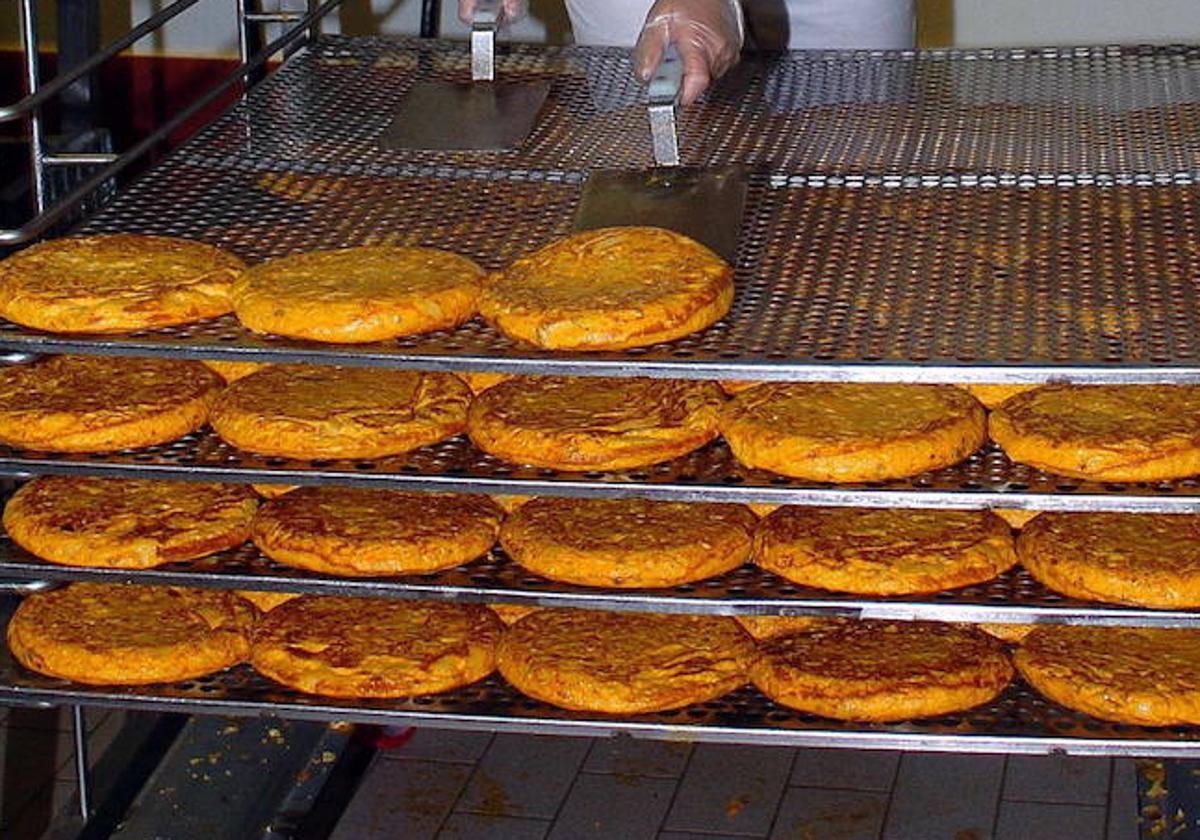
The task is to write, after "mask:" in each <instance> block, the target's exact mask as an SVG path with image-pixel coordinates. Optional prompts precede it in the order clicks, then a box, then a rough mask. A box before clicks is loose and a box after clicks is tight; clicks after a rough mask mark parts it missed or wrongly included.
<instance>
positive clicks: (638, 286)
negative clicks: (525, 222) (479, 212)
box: [479, 227, 733, 350]
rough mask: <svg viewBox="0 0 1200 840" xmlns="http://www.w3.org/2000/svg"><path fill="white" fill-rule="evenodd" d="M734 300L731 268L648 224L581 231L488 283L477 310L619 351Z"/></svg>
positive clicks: (508, 326)
mask: <svg viewBox="0 0 1200 840" xmlns="http://www.w3.org/2000/svg"><path fill="white" fill-rule="evenodd" d="M732 302H733V269H732V268H730V266H729V265H728V264H727V263H726V262H725V261H724V260H722V259H721V258H720V257H718V256H717V255H716V254H714V253H713V252H712V251H710V250H709V249H708V248H706V247H704V246H703V245H701V244H700V243H698V242H696V241H694V240H692V239H689V238H688V237H686V236H683V235H681V234H678V233H674V232H672V231H668V230H663V229H661V228H652V227H614V228H601V229H598V230H590V231H584V232H582V233H576V234H574V235H572V236H569V237H566V238H565V239H560V240H558V241H556V242H552V243H551V244H549V245H547V246H545V247H543V248H540V249H539V250H537V251H534V252H533V253H532V254H529V255H528V256H525V257H522V258H521V259H519V260H517V261H516V262H514V263H512V264H511V265H510V266H508V267H507V268H505V269H504V270H503V271H500V272H497V273H495V274H492V275H490V276H489V277H488V278H487V280H486V281H485V283H484V286H483V293H482V295H481V297H480V301H479V311H480V314H482V315H483V317H484V318H486V319H487V320H489V321H491V322H492V323H493V324H495V325H496V326H497V327H498V328H499V329H500V331H501V332H503V333H504V334H505V335H507V336H509V337H511V338H515V339H518V340H520V341H526V342H529V343H530V344H534V345H536V346H538V347H544V348H547V349H551V350H620V349H623V348H628V347H642V346H645V345H648V344H656V343H658V342H660V341H670V340H671V339H675V338H679V337H681V336H685V335H688V334H689V333H693V332H697V331H699V330H702V329H704V328H705V327H708V326H710V325H711V324H713V323H714V322H716V321H717V320H719V319H720V318H722V317H724V315H725V313H726V312H728V311H729V307H730V305H731V304H732Z"/></svg>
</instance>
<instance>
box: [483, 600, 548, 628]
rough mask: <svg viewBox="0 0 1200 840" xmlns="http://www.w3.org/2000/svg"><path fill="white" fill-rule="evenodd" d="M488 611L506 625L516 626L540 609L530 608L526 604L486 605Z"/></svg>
mask: <svg viewBox="0 0 1200 840" xmlns="http://www.w3.org/2000/svg"><path fill="white" fill-rule="evenodd" d="M488 609H490V610H491V611H492V612H494V613H495V614H496V615H498V616H499V617H500V620H501V621H503V622H504V623H505V624H506V625H508V624H516V623H517V622H518V621H520V620H521V619H522V618H524V617H525V616H527V615H532V614H533V613H535V612H537V611H538V610H540V609H542V608H541V607H535V606H530V605H528V604H488Z"/></svg>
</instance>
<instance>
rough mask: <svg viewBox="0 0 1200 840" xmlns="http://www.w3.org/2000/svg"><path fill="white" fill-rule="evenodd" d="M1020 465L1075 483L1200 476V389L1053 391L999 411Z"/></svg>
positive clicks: (1001, 437)
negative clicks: (1066, 478) (1082, 481)
mask: <svg viewBox="0 0 1200 840" xmlns="http://www.w3.org/2000/svg"><path fill="white" fill-rule="evenodd" d="M989 429H990V431H991V435H992V439H993V440H995V441H996V443H998V444H1000V445H1001V446H1002V447H1004V451H1005V452H1006V453H1007V454H1008V456H1009V457H1010V458H1012V459H1013V460H1014V461H1020V462H1021V463H1023V464H1029V465H1031V466H1034V467H1037V468H1039V469H1043V470H1046V471H1047V472H1052V473H1058V474H1060V475H1067V476H1071V477H1073V478H1093V479H1098V480H1102V481H1160V480H1165V479H1171V478H1184V477H1186V476H1189V475H1195V474H1196V473H1198V472H1200V386H1196V385H1085V386H1077V385H1048V386H1046V387H1044V388H1038V389H1037V390H1035V391H1029V392H1027V393H1024V394H1018V395H1017V396H1015V397H1013V398H1012V399H1009V400H1007V401H1006V402H1005V403H1004V404H1003V405H1001V406H1000V407H999V408H997V409H996V410H995V411H993V412H992V415H991V419H990V421H989Z"/></svg>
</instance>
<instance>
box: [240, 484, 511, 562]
mask: <svg viewBox="0 0 1200 840" xmlns="http://www.w3.org/2000/svg"><path fill="white" fill-rule="evenodd" d="M503 516H504V512H503V511H502V510H501V509H500V507H499V506H498V505H496V504H495V503H494V502H493V501H492V500H491V499H489V498H488V497H487V496H470V495H452V494H449V493H405V492H401V491H399V490H361V489H358V488H354V487H301V488H300V489H299V490H293V491H292V492H291V493H287V494H285V495H283V496H281V497H279V498H277V499H273V500H271V501H269V502H267V503H266V504H264V505H263V506H262V508H261V509H260V510H259V512H258V516H256V517H255V518H254V524H253V526H252V531H253V537H254V544H255V545H257V546H258V547H259V548H260V549H261V550H262V552H263V553H264V554H266V555H267V556H268V557H270V558H271V559H272V560H277V561H278V562H280V563H283V564H284V565H287V566H294V567H296V568H299V569H309V570H311V571H314V572H324V573H326V574H331V575H401V574H409V573H417V572H432V571H436V570H438V569H446V568H449V567H451V566H458V565H460V564H462V563H469V562H471V561H472V560H474V559H475V558H477V557H479V556H480V555H482V554H484V553H485V552H486V551H487V550H488V549H490V548H491V547H492V545H494V544H495V542H496V534H497V532H498V531H499V530H500V520H501V518H503Z"/></svg>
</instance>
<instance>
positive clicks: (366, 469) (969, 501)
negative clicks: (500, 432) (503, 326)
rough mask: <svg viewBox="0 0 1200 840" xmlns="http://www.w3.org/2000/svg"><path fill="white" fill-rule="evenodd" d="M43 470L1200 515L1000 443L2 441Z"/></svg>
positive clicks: (1191, 502) (1172, 486)
mask: <svg viewBox="0 0 1200 840" xmlns="http://www.w3.org/2000/svg"><path fill="white" fill-rule="evenodd" d="M43 473H47V474H49V473H53V474H77V475H107V476H116V477H120V476H124V477H134V476H140V477H143V478H175V479H185V480H204V481H236V482H255V483H258V482H262V483H268V484H270V483H276V484H343V485H354V486H360V487H380V488H384V487H394V488H408V489H418V490H442V491H449V492H464V493H465V492H482V493H512V494H518V495H537V494H541V495H548V496H590V497H610V498H612V497H628V496H637V497H644V498H655V499H679V500H682V501H740V502H762V503H775V504H795V505H841V506H860V507H898V506H907V507H920V508H982V507H1005V508H1027V509H1032V510H1124V511H1141V512H1146V513H1149V512H1162V513H1196V512H1200V478H1191V479H1184V480H1181V481H1174V482H1156V483H1153V484H1100V483H1096V482H1086V481H1077V480H1074V479H1067V478H1060V477H1056V476H1052V475H1048V474H1046V473H1042V472H1038V471H1037V470H1034V469H1031V468H1029V467H1025V466H1022V465H1020V464H1014V463H1013V462H1012V461H1010V460H1008V458H1006V457H1005V456H1004V453H1003V452H1001V451H1000V450H999V449H997V448H995V447H988V448H986V449H983V450H981V451H979V452H977V453H975V454H974V455H972V456H971V457H970V458H968V459H966V460H964V461H962V462H961V463H959V464H956V465H955V466H953V467H947V468H946V469H942V470H936V471H934V472H929V473H922V474H921V475H918V476H914V477H912V478H908V479H903V480H897V481H890V482H868V483H860V484H837V485H834V484H817V483H813V482H806V481H801V480H798V479H790V478H785V477H783V476H778V475H774V474H772V473H767V472H763V471H761V470H751V469H747V468H745V467H742V466H741V465H739V464H738V463H737V462H736V461H735V460H734V459H733V457H732V455H731V454H730V452H729V449H728V447H726V446H725V445H724V444H723V443H720V442H717V443H712V444H710V445H708V446H705V447H703V448H701V449H699V450H697V451H696V452H693V453H691V454H689V455H686V456H684V457H682V458H677V459H675V460H673V461H668V462H666V463H663V464H656V465H654V466H651V467H645V468H643V469H637V470H625V471H621V472H586V473H564V472H555V471H554V470H548V469H539V468H536V467H528V466H521V465H518V464H510V463H508V462H505V461H500V460H498V459H495V458H492V457H491V456H489V455H486V454H484V453H482V452H480V451H479V450H478V449H476V448H475V447H474V446H472V445H471V444H470V442H469V441H468V440H467V439H466V438H465V437H456V438H451V439H450V440H446V441H442V442H441V443H437V444H434V445H432V446H426V447H422V448H421V449H418V450H415V451H414V452H411V453H409V454H408V455H405V456H401V457H393V458H381V459H378V460H372V461H347V460H341V461H327V460H319V461H295V460H288V459H285V458H267V457H259V456H256V455H251V454H249V453H246V452H242V451H240V450H237V449H234V448H233V447H231V446H229V445H227V444H226V443H224V442H223V441H221V440H220V439H219V438H218V437H217V436H216V435H214V434H212V433H210V432H199V433H195V434H191V435H188V436H187V437H185V438H182V439H180V440H178V441H176V442H174V443H170V444H164V445H161V446H153V447H147V448H145V449H138V450H128V451H125V452H116V453H110V454H83V455H79V454H61V453H38V452H26V451H21V450H14V449H12V448H9V447H4V446H0V475H9V476H18V477H20V476H29V475H39V474H43Z"/></svg>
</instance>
